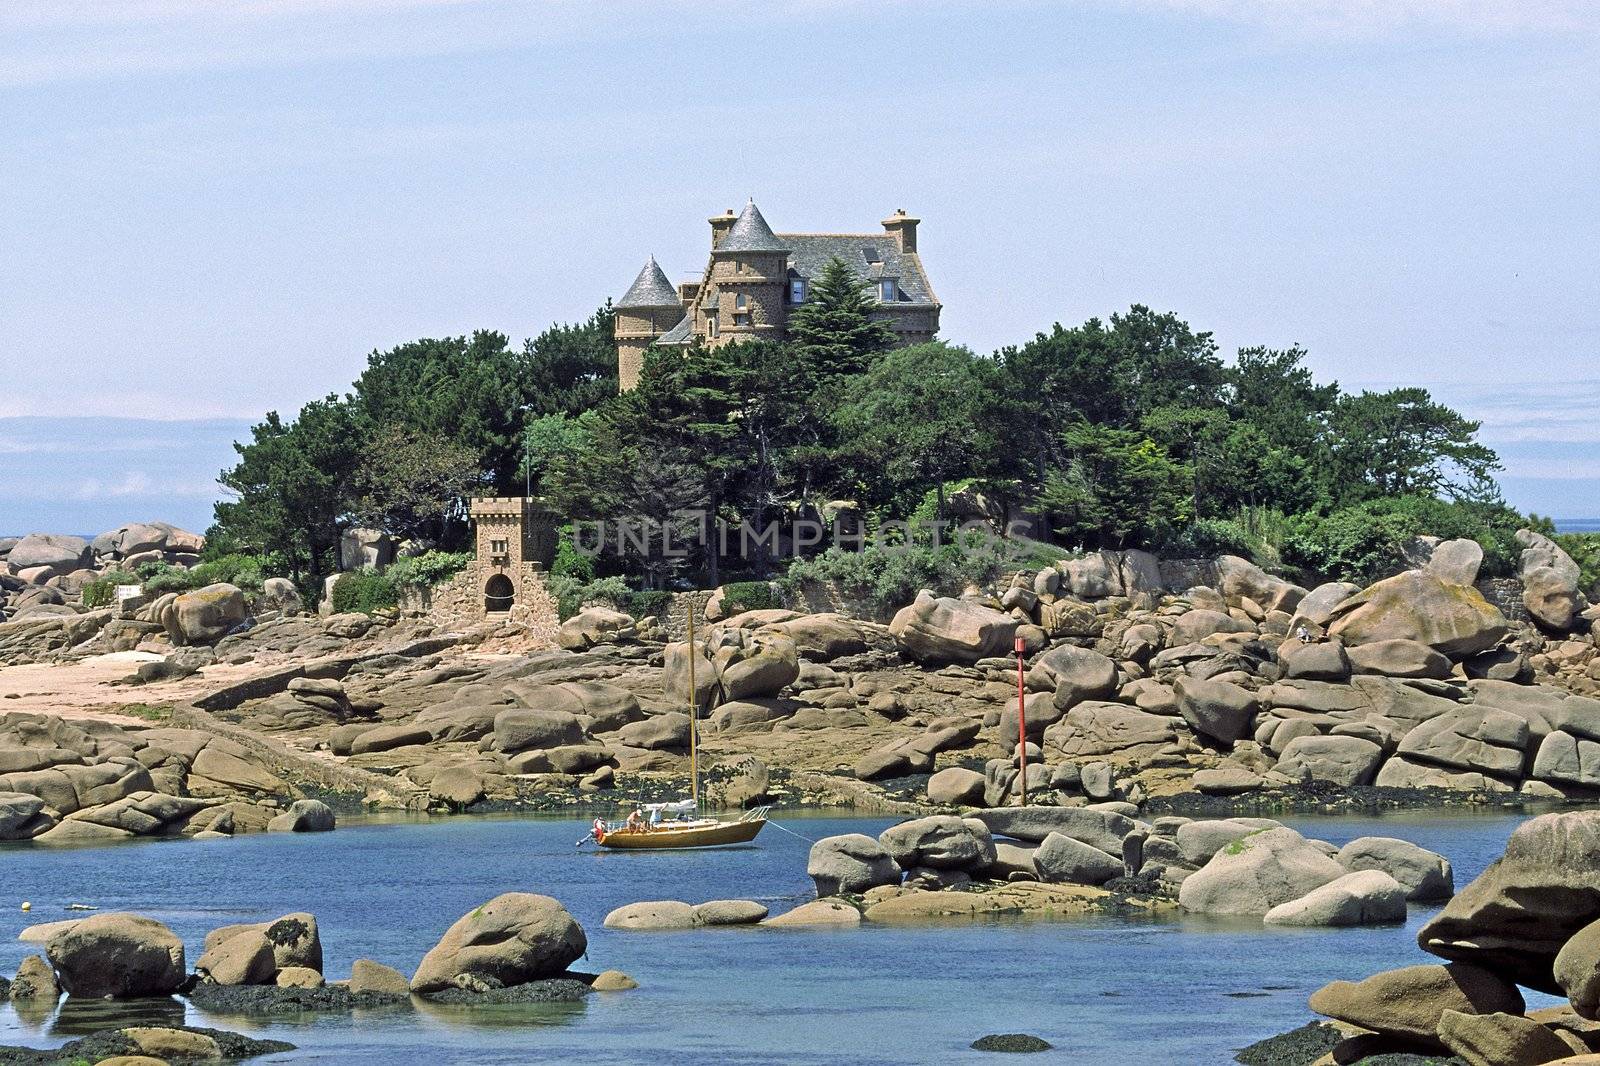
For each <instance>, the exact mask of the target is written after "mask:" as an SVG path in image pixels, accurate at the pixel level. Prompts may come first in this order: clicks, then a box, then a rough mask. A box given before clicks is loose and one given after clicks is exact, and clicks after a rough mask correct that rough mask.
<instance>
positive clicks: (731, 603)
mask: <svg viewBox="0 0 1600 1066" xmlns="http://www.w3.org/2000/svg"><path fill="white" fill-rule="evenodd" d="M782 606H783V600H782V598H781V597H779V595H778V593H777V591H776V590H774V589H773V587H772V583H771V582H769V581H734V582H732V583H730V584H727V585H724V586H722V612H723V614H725V615H736V614H741V613H743V612H745V611H770V610H773V609H775V608H778V607H782Z"/></svg>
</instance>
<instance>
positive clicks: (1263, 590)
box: [1217, 555, 1306, 614]
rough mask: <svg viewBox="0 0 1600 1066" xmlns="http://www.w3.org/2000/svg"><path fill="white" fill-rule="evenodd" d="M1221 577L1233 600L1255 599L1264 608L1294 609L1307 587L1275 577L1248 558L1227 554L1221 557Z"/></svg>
mask: <svg viewBox="0 0 1600 1066" xmlns="http://www.w3.org/2000/svg"><path fill="white" fill-rule="evenodd" d="M1217 580H1218V583H1219V584H1220V586H1221V592H1222V595H1223V597H1224V598H1225V599H1226V600H1227V601H1228V602H1229V603H1237V602H1239V601H1240V600H1245V599H1249V600H1254V601H1255V602H1256V603H1257V604H1259V605H1260V606H1261V609H1262V610H1264V611H1269V612H1270V611H1284V612H1286V613H1291V614H1292V613H1293V612H1294V610H1295V608H1297V607H1299V606H1300V601H1301V600H1303V599H1305V597H1306V590H1305V589H1303V588H1301V587H1300V586H1299V585H1295V584H1291V583H1290V582H1288V581H1285V580H1284V579H1283V578H1281V577H1273V576H1272V575H1271V574H1268V573H1267V572H1266V571H1265V570H1263V569H1261V568H1260V567H1259V566H1257V565H1256V564H1255V563H1252V562H1250V560H1248V559H1241V558H1239V557H1238V556H1237V555H1224V556H1222V557H1221V558H1220V559H1218V560H1217Z"/></svg>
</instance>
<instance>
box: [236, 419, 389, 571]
mask: <svg viewBox="0 0 1600 1066" xmlns="http://www.w3.org/2000/svg"><path fill="white" fill-rule="evenodd" d="M250 437H251V439H250V442H249V443H248V444H235V445H234V450H235V451H236V452H238V453H239V462H238V464H237V465H235V466H233V467H231V468H230V469H228V470H224V471H223V472H222V474H221V476H220V477H219V478H218V480H219V481H220V482H221V483H222V484H223V485H224V486H225V487H226V488H227V489H229V490H230V491H232V492H233V493H235V494H236V498H235V499H233V500H230V501H224V502H221V503H218V504H217V505H216V524H217V527H218V529H219V531H220V532H222V533H223V534H224V535H225V536H226V537H227V538H228V539H229V540H230V542H232V543H234V544H239V545H249V546H250V547H251V548H253V549H254V551H255V552H257V553H258V554H268V553H273V554H275V555H276V556H277V557H278V558H279V559H281V560H282V561H283V562H284V563H285V564H286V565H287V567H288V568H289V571H290V572H291V573H292V574H293V575H294V577H295V579H296V581H299V582H302V583H305V582H307V581H312V582H314V581H315V580H317V579H319V578H321V577H322V576H323V575H324V574H328V573H331V572H333V570H334V569H335V567H336V566H337V563H338V549H339V534H340V531H341V529H342V527H343V525H344V522H345V519H346V516H347V512H348V507H349V502H350V498H351V488H352V485H353V482H354V479H355V477H356V472H357V470H358V469H359V468H360V465H361V455H362V451H363V447H364V443H365V425H364V423H363V421H362V419H361V418H360V416H359V414H358V412H357V411H356V409H355V407H354V406H353V405H352V404H350V403H349V402H347V401H344V400H340V399H339V398H338V397H336V396H329V397H327V398H326V399H322V400H313V401H312V402H311V403H308V404H306V405H305V406H304V407H302V408H301V409H300V414H299V417H297V418H296V419H295V420H294V421H292V422H284V421H283V420H282V419H281V418H279V416H278V413H277V412H276V411H273V412H270V413H268V415H267V418H266V421H264V422H262V423H261V424H259V425H257V426H254V427H252V428H251V430H250Z"/></svg>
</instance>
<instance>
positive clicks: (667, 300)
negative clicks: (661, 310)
mask: <svg viewBox="0 0 1600 1066" xmlns="http://www.w3.org/2000/svg"><path fill="white" fill-rule="evenodd" d="M763 225H765V223H763ZM767 232H768V233H771V232H772V231H771V230H768V231H767ZM681 303H682V301H680V300H679V299H678V290H677V289H676V288H674V287H673V285H672V282H670V281H668V280H667V275H666V274H664V273H662V271H661V268H660V267H659V266H657V265H656V257H655V256H651V257H650V261H649V262H648V263H646V264H645V265H644V269H643V270H641V271H639V276H638V277H636V278H634V279H633V284H632V285H630V286H628V291H627V292H626V293H624V294H623V296H622V299H620V300H618V301H617V303H616V306H617V307H678V306H680V305H681Z"/></svg>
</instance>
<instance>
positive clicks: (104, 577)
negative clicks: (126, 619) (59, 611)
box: [83, 570, 142, 607]
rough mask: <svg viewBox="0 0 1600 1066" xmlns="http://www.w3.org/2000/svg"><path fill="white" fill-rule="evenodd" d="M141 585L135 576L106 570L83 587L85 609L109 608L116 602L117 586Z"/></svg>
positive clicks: (124, 572)
mask: <svg viewBox="0 0 1600 1066" xmlns="http://www.w3.org/2000/svg"><path fill="white" fill-rule="evenodd" d="M138 584H142V582H140V580H139V576H138V575H137V574H130V573H127V572H126V571H123V570H108V571H106V572H105V573H104V574H101V575H100V576H99V577H97V578H95V579H94V580H93V581H91V582H89V583H88V584H87V585H85V586H83V605H84V606H85V607H109V606H110V605H111V604H112V603H114V602H115V601H116V598H117V586H118V585H138Z"/></svg>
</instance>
